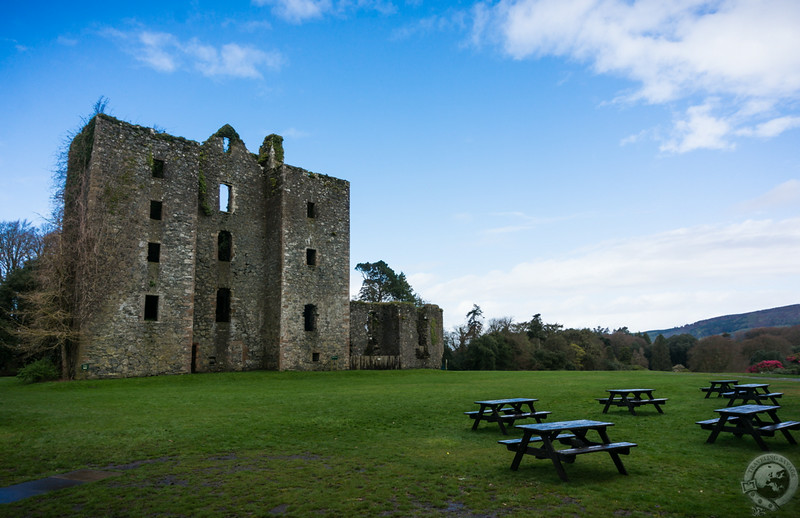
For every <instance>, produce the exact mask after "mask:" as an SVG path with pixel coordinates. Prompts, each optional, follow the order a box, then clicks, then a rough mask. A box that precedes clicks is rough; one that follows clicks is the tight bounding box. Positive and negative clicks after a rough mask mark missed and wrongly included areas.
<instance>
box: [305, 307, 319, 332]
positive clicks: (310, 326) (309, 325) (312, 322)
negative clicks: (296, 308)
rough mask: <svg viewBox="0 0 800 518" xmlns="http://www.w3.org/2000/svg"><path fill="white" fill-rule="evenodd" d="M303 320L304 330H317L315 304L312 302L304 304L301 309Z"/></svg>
mask: <svg viewBox="0 0 800 518" xmlns="http://www.w3.org/2000/svg"><path fill="white" fill-rule="evenodd" d="M303 322H304V325H305V330H306V331H316V330H317V306H315V305H314V304H306V307H305V308H304V309H303Z"/></svg>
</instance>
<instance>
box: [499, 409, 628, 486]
mask: <svg viewBox="0 0 800 518" xmlns="http://www.w3.org/2000/svg"><path fill="white" fill-rule="evenodd" d="M609 426H614V423H605V422H602V421H590V420H586V419H581V420H576V421H557V422H554V423H536V424H533V423H531V424H520V425H517V426H516V427H517V428H519V429H521V430H522V432H523V433H522V438H521V439H507V440H502V441H498V442H499V443H500V444H502V445H504V446H505V447H506V448H507V449H508V450H509V451H513V452H514V453H515V455H514V459H513V460H512V461H511V469H512V470H514V471H516V470H517V469H518V468H519V464H520V462H521V461H522V457H523V456H524V455H533V456H534V457H536V458H537V459H550V461H551V462H552V463H553V466H554V467H555V469H556V472H557V473H558V476H559V477H560V478H561V480H564V481H568V480H569V479H568V478H567V472H566V471H565V470H564V466H563V464H562V462H566V463H569V464H571V463H573V462H575V457H577V456H578V455H581V454H584V453H596V452H607V453H608V454H609V455H610V456H611V459H612V460H613V461H614V465H615V466H616V467H617V470H618V471H619V472H620V473H621V474H623V475H627V474H628V472H627V471H626V470H625V466H624V465H623V464H622V460H621V459H620V458H619V456H620V454H623V455H627V454H629V453H630V449H631V448H633V447H634V446H636V444H635V443H632V442H611V439H609V437H608V433H607V432H606V428H607V427H609ZM590 431H594V432H595V433H596V434H597V436H598V437H599V440H596V439H595V440H592V439H589V438H588V437H587V434H588V433H589V432H590ZM556 443H559V444H564V445H567V446H568V448H564V449H560V450H559V449H556Z"/></svg>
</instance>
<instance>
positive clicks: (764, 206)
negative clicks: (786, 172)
mask: <svg viewBox="0 0 800 518" xmlns="http://www.w3.org/2000/svg"><path fill="white" fill-rule="evenodd" d="M779 207H795V208H796V207H800V180H794V179H793V180H788V181H786V182H783V183H782V184H780V185H778V186H777V187H775V188H774V189H772V190H770V191H769V192H767V193H764V194H762V195H761V196H759V197H757V198H755V199H753V200H750V201H748V202H746V203H744V204H743V208H744V209H746V210H755V211H761V210H768V209H774V208H779Z"/></svg>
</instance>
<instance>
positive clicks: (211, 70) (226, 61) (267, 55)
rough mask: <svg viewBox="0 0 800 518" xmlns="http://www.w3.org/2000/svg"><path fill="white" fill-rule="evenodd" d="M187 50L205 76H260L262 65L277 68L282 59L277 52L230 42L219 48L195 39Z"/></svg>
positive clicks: (196, 66)
mask: <svg viewBox="0 0 800 518" xmlns="http://www.w3.org/2000/svg"><path fill="white" fill-rule="evenodd" d="M185 51H186V53H187V54H188V55H189V56H192V57H193V58H194V61H195V63H194V66H195V68H196V69H197V70H198V71H200V72H201V73H202V74H203V75H205V76H232V77H243V78H260V77H261V72H260V71H259V67H260V66H262V65H263V66H265V67H267V68H271V69H277V68H279V67H280V65H281V61H282V58H281V55H280V54H279V53H277V52H264V51H262V50H259V49H256V48H253V47H249V46H241V45H238V44H236V43H228V44H225V45H222V47H220V48H219V49H217V48H216V47H214V46H211V45H204V44H201V43H199V42H197V41H196V40H193V41H192V42H190V43H189V45H187V46H186V47H185Z"/></svg>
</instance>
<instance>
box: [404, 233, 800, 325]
mask: <svg viewBox="0 0 800 518" xmlns="http://www.w3.org/2000/svg"><path fill="white" fill-rule="evenodd" d="M798 256H800V219H798V218H795V219H788V220H784V221H771V220H762V221H754V220H749V221H744V222H741V223H737V224H730V225H727V226H721V225H706V226H698V227H692V228H683V229H676V230H674V231H672V232H666V233H661V234H655V235H649V236H640V237H638V238H636V239H629V240H618V241H611V242H603V243H598V244H596V245H594V246H591V247H588V248H585V249H582V250H577V251H575V252H574V253H573V254H571V255H570V256H567V257H562V258H559V259H549V260H542V261H532V262H523V263H520V264H517V265H516V266H514V267H513V268H511V269H510V270H507V271H500V270H496V271H489V272H484V273H482V274H477V275H468V276H464V277H460V278H457V279H450V280H439V281H438V282H437V281H436V280H435V279H431V278H430V277H427V276H423V275H421V274H418V273H415V274H413V276H409V278H412V277H413V278H414V279H415V281H416V282H415V284H414V288H415V289H416V290H417V291H418V292H419V293H422V294H424V296H425V297H426V298H428V299H430V300H432V301H435V303H437V304H439V305H440V306H442V307H443V308H444V309H445V318H446V321H447V322H448V324H454V323H458V322H461V321H462V320H463V315H464V313H465V312H466V311H465V310H464V308H466V310H469V308H471V307H472V304H478V305H480V306H481V307H482V308H483V310H484V312H485V314H486V316H487V318H492V317H501V316H511V317H514V318H515V319H517V320H521V319H526V318H530V316H531V315H533V314H535V313H541V314H542V315H543V318H545V320H546V321H548V322H553V321H559V322H560V323H562V324H565V325H568V326H571V327H578V326H587V327H594V326H596V325H602V326H604V327H612V328H613V327H621V326H628V327H630V328H631V329H633V330H641V331H644V330H647V329H655V328H660V327H671V326H672V325H681V324H685V323H689V322H693V321H696V320H700V319H702V318H707V317H711V316H717V315H722V314H726V313H728V312H737V311H738V312H744V311H751V310H756V309H765V308H767V307H774V306H780V305H785V304H793V303H797V302H798V301H797V293H798V292H799V291H800V262H799V261H797V257H798ZM745 286H746V287H748V295H747V297H743V296H741V295H739V293H738V289H739V288H742V287H745ZM750 293H755V295H750Z"/></svg>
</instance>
